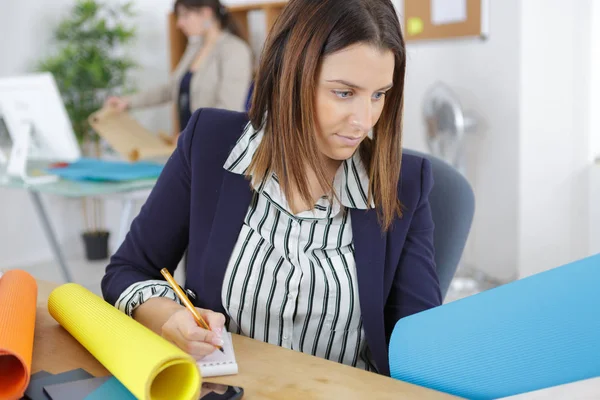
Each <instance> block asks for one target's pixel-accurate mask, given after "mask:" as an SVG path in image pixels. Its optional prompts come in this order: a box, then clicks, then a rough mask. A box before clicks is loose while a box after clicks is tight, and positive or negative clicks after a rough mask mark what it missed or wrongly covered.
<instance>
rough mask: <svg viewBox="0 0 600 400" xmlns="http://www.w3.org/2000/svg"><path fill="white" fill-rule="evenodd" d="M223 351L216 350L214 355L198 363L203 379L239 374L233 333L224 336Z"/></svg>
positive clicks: (226, 333)
mask: <svg viewBox="0 0 600 400" xmlns="http://www.w3.org/2000/svg"><path fill="white" fill-rule="evenodd" d="M223 342H224V344H223V350H224V351H225V353H221V352H220V351H219V350H215V351H214V352H213V353H212V354H210V355H208V356H206V357H204V358H203V359H202V360H200V361H198V363H197V364H198V367H200V371H201V373H202V377H209V376H222V375H235V374H237V373H238V365H237V361H236V359H235V353H234V351H233V343H232V339H231V333H229V332H225V333H224V334H223Z"/></svg>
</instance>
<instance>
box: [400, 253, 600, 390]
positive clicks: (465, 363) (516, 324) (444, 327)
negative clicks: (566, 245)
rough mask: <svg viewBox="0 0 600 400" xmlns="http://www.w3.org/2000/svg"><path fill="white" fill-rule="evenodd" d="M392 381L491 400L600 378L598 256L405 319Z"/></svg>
mask: <svg viewBox="0 0 600 400" xmlns="http://www.w3.org/2000/svg"><path fill="white" fill-rule="evenodd" d="M389 360H390V371H391V375H392V377H393V378H396V379H400V380H403V381H407V382H410V383H414V384H417V385H421V386H425V387H429V388H432V389H436V390H439V391H442V392H446V393H451V394H454V395H457V396H460V397H464V398H468V399H492V398H499V397H506V396H512V395H516V394H521V393H526V392H530V391H534V390H539V389H544V388H547V387H552V386H557V385H561V384H566V383H570V382H575V381H579V380H584V379H588V378H593V377H597V376H600V254H598V255H595V256H592V257H587V258H584V259H582V260H579V261H576V262H573V263H570V264H567V265H564V266H561V267H557V268H554V269H551V270H549V271H545V272H542V273H539V274H536V275H533V276H530V277H527V278H524V279H521V280H517V281H514V282H511V283H509V284H506V285H503V286H500V287H497V288H495V289H491V290H488V291H486V292H483V293H480V294H477V295H474V296H471V297H467V298H465V299H461V300H457V301H455V302H451V303H448V304H444V305H442V306H440V307H437V308H433V309H430V310H427V311H424V312H422V313H418V314H414V315H411V316H409V317H406V318H403V319H401V320H400V321H398V323H397V324H396V326H395V328H394V331H393V333H392V338H391V341H390V347H389Z"/></svg>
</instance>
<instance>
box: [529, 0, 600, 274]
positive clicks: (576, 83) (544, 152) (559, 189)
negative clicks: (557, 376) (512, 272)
mask: <svg viewBox="0 0 600 400" xmlns="http://www.w3.org/2000/svg"><path fill="white" fill-rule="evenodd" d="M591 3H592V0H579V1H577V2H565V1H561V0H528V1H524V2H522V3H521V13H522V14H521V78H520V81H521V97H520V101H521V124H520V133H521V134H520V141H519V145H520V158H521V169H520V200H521V202H520V219H519V230H520V231H519V234H520V236H519V237H520V253H519V265H520V267H521V270H520V275H521V276H527V275H530V274H533V273H536V272H539V271H542V270H545V269H547V268H549V267H554V266H559V265H562V264H564V263H566V262H569V261H573V260H576V259H578V258H581V257H584V256H586V255H587V254H588V251H589V242H588V241H589V237H588V234H587V229H588V224H589V215H588V213H587V212H586V211H587V210H589V207H590V205H589V189H588V169H589V165H590V157H589V152H590V137H591V135H590V126H589V125H590V124H589V121H590V118H589V117H590V102H589V98H590V63H591V58H590V47H591V46H590V29H591V18H590V15H591ZM596 113H597V110H596ZM582 211H583V212H582Z"/></svg>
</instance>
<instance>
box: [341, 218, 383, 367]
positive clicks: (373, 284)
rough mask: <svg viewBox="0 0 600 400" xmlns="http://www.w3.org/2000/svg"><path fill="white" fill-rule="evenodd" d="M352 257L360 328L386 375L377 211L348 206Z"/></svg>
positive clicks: (379, 229) (381, 240)
mask: <svg viewBox="0 0 600 400" xmlns="http://www.w3.org/2000/svg"><path fill="white" fill-rule="evenodd" d="M350 215H351V217H352V235H353V239H354V257H355V261H356V275H357V279H358V292H359V297H360V309H361V313H362V319H363V327H364V330H365V336H366V338H367V344H368V346H369V350H370V351H371V355H372V357H373V361H374V362H375V364H376V366H377V368H378V370H379V372H380V373H381V374H385V375H389V364H388V354H387V343H386V339H385V322H384V315H383V307H384V301H383V295H382V294H383V274H384V266H385V265H384V263H385V250H386V240H385V234H384V233H382V231H381V227H380V225H379V222H378V219H377V212H376V211H375V210H373V209H371V210H367V211H365V210H359V209H355V208H353V209H351V211H350Z"/></svg>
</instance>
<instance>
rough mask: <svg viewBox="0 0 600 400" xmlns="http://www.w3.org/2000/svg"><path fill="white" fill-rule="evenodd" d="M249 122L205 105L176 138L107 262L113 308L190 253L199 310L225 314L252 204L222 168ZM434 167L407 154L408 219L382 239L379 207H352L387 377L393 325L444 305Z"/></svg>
mask: <svg viewBox="0 0 600 400" xmlns="http://www.w3.org/2000/svg"><path fill="white" fill-rule="evenodd" d="M247 122H248V117H247V115H246V114H243V113H236V112H232V111H225V110H217V109H201V110H198V111H196V112H195V113H194V115H193V116H192V118H191V119H190V122H189V124H188V125H187V127H186V128H185V130H184V131H183V132H182V134H181V135H180V138H179V141H178V146H177V149H176V150H175V151H174V153H173V155H172V156H171V157H170V158H169V160H168V162H167V163H166V165H165V167H164V170H163V172H162V174H161V176H160V178H159V179H158V182H157V183H156V186H155V187H154V189H153V190H152V193H151V194H150V196H149V197H148V199H147V201H146V203H145V204H144V206H143V207H142V209H141V211H140V213H139V215H138V216H137V217H136V218H135V219H134V220H133V222H132V224H131V228H130V231H129V233H128V234H127V236H126V238H125V241H124V242H123V243H122V245H121V246H120V248H119V249H118V250H117V252H116V253H115V254H114V255H113V256H112V257H111V260H110V263H109V265H108V266H107V268H106V274H105V276H104V277H103V279H102V293H103V296H104V298H105V300H106V301H107V302H109V303H110V304H113V305H114V304H115V303H116V301H117V299H118V298H119V296H120V295H121V293H122V292H123V291H124V290H125V289H126V288H127V287H129V286H130V285H132V284H133V283H135V282H138V281H144V280H148V279H162V275H161V274H160V269H161V268H164V267H166V268H168V269H169V270H170V271H171V273H172V272H173V271H174V270H175V268H176V266H177V265H178V263H179V262H180V260H181V258H182V256H183V254H184V252H185V250H186V248H188V245H189V249H188V256H187V262H188V263H187V268H186V282H185V288H186V289H190V290H191V291H193V292H194V293H195V294H196V299H195V300H194V303H195V305H196V306H197V307H202V308H207V309H211V310H214V311H217V312H221V313H224V314H225V310H224V308H223V305H222V304H221V286H222V283H223V279H224V274H225V269H226V267H227V264H228V261H229V258H230V255H231V253H232V251H233V247H234V245H235V243H236V241H237V238H238V234H239V232H240V229H241V227H242V223H243V220H244V216H245V215H246V212H247V210H248V206H249V205H250V201H251V198H252V188H251V186H250V184H249V181H248V180H247V179H245V178H244V177H243V176H242V175H238V174H234V173H231V172H228V171H226V170H225V169H224V168H223V165H224V163H225V160H226V159H227V156H228V155H229V152H230V151H231V149H232V148H233V146H234V145H235V143H236V141H237V139H238V138H239V137H240V136H241V134H242V131H243V129H244V127H245V125H246V124H247ZM432 185H433V178H432V175H431V165H430V164H429V162H428V161H427V160H425V159H423V158H419V157H416V156H412V155H404V156H403V158H402V169H401V178H400V181H399V184H398V196H399V199H400V201H401V202H402V204H403V206H404V208H403V210H404V214H403V217H402V218H397V219H396V221H394V223H393V225H392V228H391V229H390V230H389V231H388V232H385V233H382V230H381V227H380V224H379V222H378V218H377V213H376V211H375V210H358V209H352V210H351V216H352V232H353V237H354V246H355V258H356V268H357V277H358V289H359V296H360V307H361V312H362V317H363V327H364V330H365V336H366V339H367V343H368V346H369V350H370V352H371V357H372V359H373V361H374V363H375V366H376V367H377V369H378V370H379V372H380V373H381V374H385V375H389V373H390V372H389V363H388V353H387V345H388V343H389V338H390V335H391V333H392V330H393V328H394V325H395V324H396V322H397V321H398V320H399V319H400V318H403V317H405V316H408V315H411V314H414V313H417V312H420V311H423V310H427V309H429V308H432V307H435V306H438V305H440V304H441V301H442V300H441V294H440V288H439V283H438V279H437V274H436V270H435V263H434V248H433V229H434V225H433V220H432V217H431V210H430V205H429V200H428V195H429V192H430V190H431V187H432Z"/></svg>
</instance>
